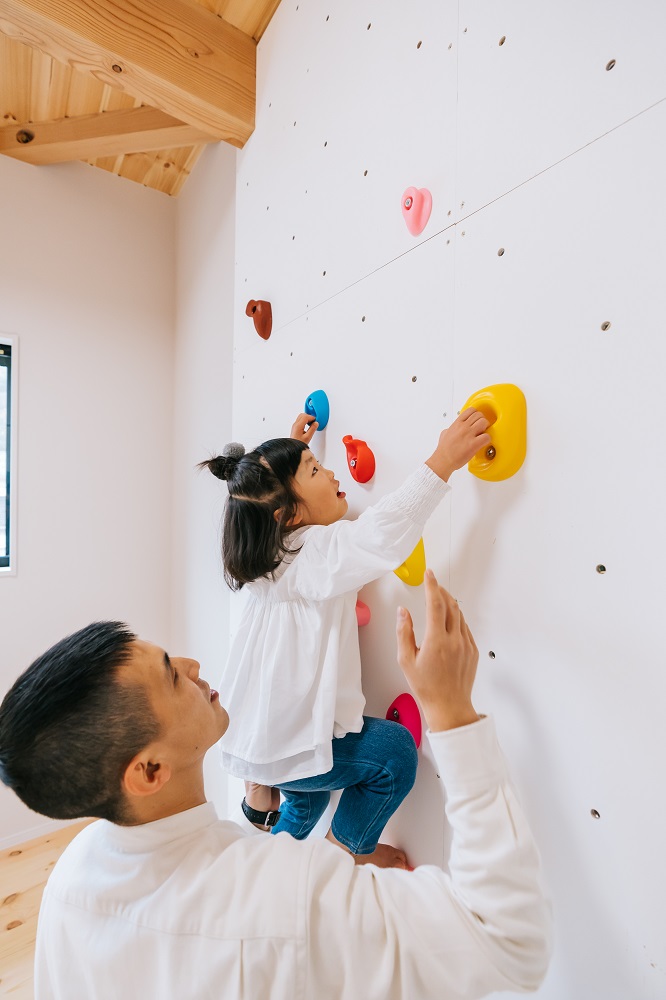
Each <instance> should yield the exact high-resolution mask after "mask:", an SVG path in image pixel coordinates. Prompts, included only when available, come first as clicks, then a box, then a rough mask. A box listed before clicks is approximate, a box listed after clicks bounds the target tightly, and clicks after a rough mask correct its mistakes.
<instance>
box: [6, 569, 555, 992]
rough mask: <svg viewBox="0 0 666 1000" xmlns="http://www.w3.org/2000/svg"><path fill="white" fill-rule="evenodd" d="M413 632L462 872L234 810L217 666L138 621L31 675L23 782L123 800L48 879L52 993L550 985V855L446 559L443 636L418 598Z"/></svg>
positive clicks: (95, 634)
mask: <svg viewBox="0 0 666 1000" xmlns="http://www.w3.org/2000/svg"><path fill="white" fill-rule="evenodd" d="M397 632H398V658H399V662H400V665H401V667H402V669H403V670H404V672H405V674H406V676H407V679H408V681H409V683H410V685H411V687H412V689H413V690H414V692H415V694H416V696H417V697H418V698H419V700H420V702H421V705H422V708H423V712H424V715H425V718H426V721H427V723H428V726H429V734H428V738H429V740H430V743H431V746H432V749H433V752H434V755H435V758H436V760H437V765H438V771H439V773H440V775H441V777H442V780H443V782H444V785H445V787H446V792H447V806H446V811H447V815H448V818H449V822H450V824H451V826H452V829H453V848H452V854H451V861H450V871H451V875H450V877H449V876H447V875H446V874H444V873H443V872H442V871H440V870H439V869H438V868H435V867H432V866H422V867H420V868H417V869H416V870H415V871H414V872H409V871H404V870H399V869H395V868H392V869H378V868H376V867H375V866H374V865H364V866H356V865H355V864H354V861H353V859H352V858H351V857H350V856H349V855H347V854H346V853H345V852H343V851H341V850H340V849H339V848H338V847H335V846H333V845H332V844H330V843H328V842H327V841H325V840H321V839H315V838H310V839H309V840H306V841H304V842H298V841H296V840H293V839H292V838H291V837H290V836H289V835H288V834H279V835H278V836H267V835H265V834H264V833H261V832H260V830H259V829H257V827H255V826H254V825H252V824H251V823H250V822H249V820H248V819H247V818H246V816H245V815H243V814H240V816H239V825H237V824H235V823H232V822H228V821H227V822H225V821H221V820H219V819H217V817H216V815H215V811H214V808H213V806H212V805H211V804H207V803H206V800H205V794H204V787H203V757H204V754H205V752H206V750H207V749H208V748H209V747H210V746H212V745H213V744H214V743H215V742H216V741H217V740H218V739H219V738H220V737H221V736H222V734H223V733H224V731H225V729H226V727H227V725H228V717H227V714H226V712H225V710H224V708H223V707H222V706H221V704H220V702H219V699H218V696H217V693H216V692H215V691H211V689H210V688H209V686H208V684H206V682H205V681H203V680H202V679H201V678H200V677H199V664H198V663H197V662H196V661H194V660H188V659H182V658H175V657H174V658H172V659H171V658H169V656H168V655H167V654H166V653H165V652H164V650H162V649H160V648H159V647H157V646H154V645H151V644H150V643H146V642H141V641H140V640H138V639H135V638H134V637H133V636H132V634H131V633H129V632H128V631H127V629H126V628H125V627H124V626H120V625H118V624H117V623H103V624H101V625H94V626H89V627H88V628H87V629H84V630H82V632H79V633H76V634H75V635H74V636H72V637H70V638H69V639H65V640H63V642H61V643H59V644H58V645H56V646H55V647H53V648H52V649H51V650H50V651H49V652H48V653H45V654H44V655H43V656H42V657H40V659H39V660H37V661H36V662H35V663H34V664H33V665H32V666H31V667H30V668H29V669H28V670H27V671H26V673H25V674H23V675H22V676H21V677H20V678H19V679H18V680H17V682H16V684H15V685H14V687H13V688H12V690H11V691H10V692H9V693H8V694H7V696H6V698H5V700H4V702H3V704H2V707H1V708H0V771H1V773H2V776H3V780H4V781H5V782H6V783H7V784H8V785H10V786H11V787H13V788H14V789H15V791H16V792H17V794H18V795H19V796H20V797H21V798H22V799H23V801H24V802H26V803H27V804H28V805H29V806H31V808H33V809H37V810H38V811H43V812H45V813H46V814H47V815H51V816H60V817H72V816H89V815H96V816H101V817H104V818H103V819H102V820H101V821H100V822H97V823H94V824H92V825H90V826H89V827H87V828H86V829H85V830H83V832H81V833H80V834H79V835H78V836H77V837H76V838H75V839H74V841H73V842H72V844H71V845H70V846H69V847H68V849H67V850H66V851H65V853H64V854H63V855H62V857H61V859H60V861H59V862H58V864H57V865H56V867H55V869H54V871H53V873H52V875H51V877H50V879H49V882H48V884H47V887H46V890H45V892H44V898H43V902H42V908H41V912H40V918H39V926H38V935H37V955H36V976H35V988H36V998H37V1000H48V998H52V997H53V998H55V997H57V998H67V1000H94V998H111V997H113V998H117V997H122V998H126V1000H130V998H134V997H136V998H141V1000H149V998H152V997H155V998H159V1000H170V998H173V1000H189V998H192V1000H199V998H214V997H219V998H234V1000H249V998H262V1000H264V998H270V1000H283V998H284V1000H325V998H329V997H330V998H332V1000H333V998H334V1000H360V998H363V1000H380V998H381V1000H387V998H388V1000H398V998H402V1000H426V998H430V997H432V998H433V1000H435V998H436V1000H446V998H454V997H455V998H457V1000H460V998H466V997H469V998H473V997H474V998H476V997H481V996H485V995H486V994H488V993H491V992H493V991H495V990H521V991H522V990H534V989H536V988H537V987H538V985H539V983H540V982H541V980H542V978H543V975H544V973H545V969H546V965H547V957H548V950H549V933H550V917H549V909H548V905H547V903H546V902H545V900H544V897H543V894H542V891H541V889H540V886H539V861H538V855H537V851H536V848H535V846H534V843H533V840H532V836H531V833H530V831H529V829H528V827H527V824H526V821H525V818H524V815H523V813H522V810H521V808H520V805H519V804H518V801H517V799H516V796H515V793H514V790H513V788H512V785H511V782H510V779H509V777H508V775H507V773H506V768H505V763H504V760H503V758H502V755H501V753H500V751H499V748H498V746H497V740H496V737H495V731H494V727H493V723H492V720H491V719H490V718H487V717H479V716H478V715H477V713H476V712H475V710H474V708H473V705H472V700H471V692H472V685H473V682H474V677H475V673H476V665H477V662H478V651H477V649H476V646H475V643H474V640H473V638H472V635H471V633H470V631H469V628H468V627H467V625H466V623H465V620H464V617H463V615H462V613H461V612H460V610H459V608H458V605H457V603H456V602H455V601H454V600H453V599H452V598H451V597H450V596H449V595H448V594H447V593H446V591H444V590H443V589H442V588H440V587H439V586H438V584H437V581H436V580H435V577H434V576H433V574H432V573H431V572H430V571H428V574H427V576H426V632H425V637H424V640H423V645H422V646H421V648H420V649H419V648H418V647H417V646H416V643H415V640H414V631H413V627H412V622H411V618H410V616H409V614H408V613H407V612H406V611H403V610H402V609H399V613H398V626H397ZM248 804H249V806H250V807H251V808H250V812H251V814H252V817H253V819H255V820H257V821H259V823H261V821H263V820H265V819H269V820H270V816H268V817H266V816H265V815H263V814H262V811H263V810H267V809H270V807H271V806H274V805H275V804H276V803H275V802H274V801H273V799H272V795H271V791H270V790H269V789H265V788H262V787H260V786H259V787H254V788H251V789H249V790H248ZM252 809H254V810H256V813H257V814H258V815H257V814H253V813H252ZM241 825H242V826H243V828H241Z"/></svg>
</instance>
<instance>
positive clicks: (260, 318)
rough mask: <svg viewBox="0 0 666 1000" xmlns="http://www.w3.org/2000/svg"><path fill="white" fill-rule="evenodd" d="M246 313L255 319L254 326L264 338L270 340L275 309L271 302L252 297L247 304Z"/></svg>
mask: <svg viewBox="0 0 666 1000" xmlns="http://www.w3.org/2000/svg"><path fill="white" fill-rule="evenodd" d="M245 315H246V316H251V317H252V319H253V320H254V328H255V330H256V331H257V333H258V334H259V336H260V337H261V339H262V340H268V338H269V337H270V335H271V330H272V329H273V310H272V309H271V304H270V302H264V301H263V300H261V299H259V300H258V301H255V300H254V299H250V301H249V302H248V304H247V305H246V306H245Z"/></svg>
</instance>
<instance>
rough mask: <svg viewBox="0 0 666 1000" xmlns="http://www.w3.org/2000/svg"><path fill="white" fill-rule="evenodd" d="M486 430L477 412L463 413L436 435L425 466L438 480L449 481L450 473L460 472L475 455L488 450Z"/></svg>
mask: <svg viewBox="0 0 666 1000" xmlns="http://www.w3.org/2000/svg"><path fill="white" fill-rule="evenodd" d="M489 426H490V424H489V422H488V421H487V420H486V418H485V417H484V415H483V413H481V411H480V410H475V409H474V407H473V406H470V407H468V408H467V409H466V410H463V412H462V413H461V414H460V416H459V417H458V418H457V420H454V421H453V423H452V424H451V426H450V427H447V429H446V430H444V431H442V433H441V434H440V435H439V441H438V443H437V447H436V448H435V451H434V452H433V454H432V455H431V456H430V458H429V459H428V460H427V461H426V465H427V466H429V467H430V468H431V469H432V471H433V472H434V473H436V475H438V476H439V478H440V479H443V480H444V481H445V482H446V481H448V478H449V476H450V475H451V473H452V472H455V471H456V469H462V467H463V465H467V463H468V462H469V460H470V459H471V458H473V457H474V456H475V455H476V453H477V451H481V449H482V448H487V447H488V445H489V444H490V434H486V430H487V429H488V427H489Z"/></svg>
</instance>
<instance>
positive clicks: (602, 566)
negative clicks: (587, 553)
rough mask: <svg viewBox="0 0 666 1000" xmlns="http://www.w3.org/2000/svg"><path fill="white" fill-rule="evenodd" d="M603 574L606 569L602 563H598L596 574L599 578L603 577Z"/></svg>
mask: <svg viewBox="0 0 666 1000" xmlns="http://www.w3.org/2000/svg"><path fill="white" fill-rule="evenodd" d="M605 572H606V567H605V566H604V564H603V563H599V565H598V566H597V573H599V575H600V576H603V575H604V573H605Z"/></svg>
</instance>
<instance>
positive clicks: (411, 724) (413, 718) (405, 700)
mask: <svg viewBox="0 0 666 1000" xmlns="http://www.w3.org/2000/svg"><path fill="white" fill-rule="evenodd" d="M386 718H387V719H389V720H390V721H392V722H399V723H400V725H402V726H405V728H406V729H409V731H410V733H411V734H412V736H413V737H414V742H415V743H416V749H417V750H418V748H419V747H420V746H421V733H422V726H421V713H420V712H419V706H418V705H417V704H416V702H415V701H414V698H413V697H412V696H411V694H409V693H408V692H406V691H405V692H404V693H403V694H399V695H398V697H397V698H396V699H395V701H392V702H391V704H390V705H389V710H388V712H387V713H386Z"/></svg>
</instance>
